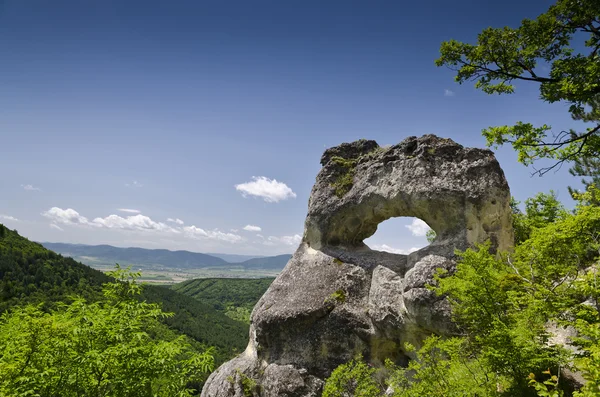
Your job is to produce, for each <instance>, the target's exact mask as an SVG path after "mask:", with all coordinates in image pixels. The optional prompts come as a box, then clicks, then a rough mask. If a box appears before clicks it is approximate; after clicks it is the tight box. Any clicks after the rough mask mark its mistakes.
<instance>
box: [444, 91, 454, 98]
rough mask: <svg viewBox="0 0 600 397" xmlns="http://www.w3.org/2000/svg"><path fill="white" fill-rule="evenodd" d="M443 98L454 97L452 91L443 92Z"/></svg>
mask: <svg viewBox="0 0 600 397" xmlns="http://www.w3.org/2000/svg"><path fill="white" fill-rule="evenodd" d="M444 96H454V91H451V90H448V89H446V90H444Z"/></svg>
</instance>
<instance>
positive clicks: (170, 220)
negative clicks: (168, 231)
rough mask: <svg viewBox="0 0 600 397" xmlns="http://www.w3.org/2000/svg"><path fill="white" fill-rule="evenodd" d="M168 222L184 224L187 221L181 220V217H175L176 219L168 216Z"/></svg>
mask: <svg viewBox="0 0 600 397" xmlns="http://www.w3.org/2000/svg"><path fill="white" fill-rule="evenodd" d="M167 222H172V223H176V224H178V225H183V224H184V223H185V222H184V221H182V220H181V219H179V218H175V219H173V218H168V219H167Z"/></svg>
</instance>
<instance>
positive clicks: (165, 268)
mask: <svg viewBox="0 0 600 397" xmlns="http://www.w3.org/2000/svg"><path fill="white" fill-rule="evenodd" d="M41 244H42V245H43V246H44V247H45V248H48V249H50V250H52V251H54V252H57V253H59V254H61V255H64V256H69V257H72V258H73V259H75V260H76V261H79V262H81V263H83V264H86V265H88V266H90V267H92V268H94V269H97V270H100V271H102V272H106V271H110V270H112V269H114V266H115V264H116V263H118V264H120V265H121V266H123V267H127V266H131V267H132V270H134V271H137V272H141V273H142V276H141V277H140V281H142V282H147V283H150V284H175V283H179V282H183V281H186V280H193V279H198V278H263V277H267V278H271V277H275V276H277V274H279V272H280V271H281V270H282V269H283V268H284V266H285V265H286V263H287V262H288V260H289V258H290V257H291V255H288V254H285V255H277V256H268V257H250V256H242V255H227V254H212V255H211V254H203V253H197V252H190V251H169V250H156V249H145V248H120V247H113V246H110V245H83V244H64V243H41ZM217 255H219V256H217ZM220 256H222V257H223V258H227V259H228V260H240V259H245V260H242V261H240V262H229V261H228V260H226V259H223V258H222V257H220Z"/></svg>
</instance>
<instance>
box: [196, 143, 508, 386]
mask: <svg viewBox="0 0 600 397" xmlns="http://www.w3.org/2000/svg"><path fill="white" fill-rule="evenodd" d="M321 164H322V166H323V168H322V169H321V171H320V172H319V175H318V176H317V180H316V183H315V186H314V188H313V190H312V193H311V197H310V200H309V206H308V215H307V218H306V222H305V230H304V236H303V241H302V243H301V244H300V246H299V247H298V249H297V250H296V252H295V254H294V256H293V257H292V259H291V260H290V261H289V263H288V264H287V266H286V267H285V269H284V270H283V272H282V273H281V274H280V275H279V276H278V277H277V278H276V279H275V281H274V282H273V284H272V285H271V286H270V288H269V289H268V290H267V292H266V293H265V295H264V296H263V297H262V298H261V299H260V301H259V302H258V303H257V305H256V306H255V307H254V310H253V312H252V318H251V327H250V342H249V345H248V348H247V349H246V351H245V352H244V353H243V354H241V355H240V356H238V357H237V358H235V359H233V360H231V361H229V362H227V363H225V364H224V365H222V366H221V367H220V368H219V369H218V370H217V371H215V373H213V374H212V375H211V376H210V378H209V379H208V381H207V383H206V385H205V387H204V390H203V392H202V396H203V397H225V396H239V397H241V396H250V395H254V396H261V397H283V396H287V397H300V396H315V397H316V396H320V395H321V390H322V387H323V383H324V382H323V380H324V379H325V378H326V377H327V376H329V374H330V373H331V371H332V370H333V369H334V368H335V367H337V366H338V365H340V364H342V363H344V362H346V361H348V360H350V359H352V358H353V357H354V356H355V355H356V354H357V353H362V355H363V356H364V357H365V358H366V359H367V360H369V361H370V362H371V363H373V364H374V365H379V364H380V363H383V361H384V360H385V359H387V358H390V359H392V360H394V361H396V362H397V363H400V364H403V363H406V362H407V360H409V359H410V354H408V353H405V352H404V351H403V350H402V347H403V345H404V342H410V343H412V344H413V345H416V346H419V344H420V343H421V341H422V340H423V339H424V338H425V337H426V336H427V335H430V334H431V333H437V334H446V335H447V334H451V333H452V332H453V327H452V324H451V321H450V316H449V315H450V312H449V306H448V304H447V302H446V301H445V300H444V299H443V298H440V297H438V296H436V295H435V294H434V293H433V292H431V291H429V290H428V289H427V285H428V284H433V283H434V282H435V281H434V278H433V275H434V273H435V271H436V269H438V268H443V269H446V270H448V271H452V270H453V269H454V267H455V257H454V251H455V249H460V250H464V249H466V248H468V247H472V246H473V245H474V244H476V243H480V242H484V241H486V240H490V241H491V243H492V249H500V250H506V249H509V248H510V246H511V244H512V241H513V234H512V226H511V216H510V207H509V202H510V192H509V189H508V184H507V183H506V179H505V178H504V174H503V172H502V170H501V169H500V166H499V164H498V162H497V161H496V159H495V157H494V155H493V153H492V152H491V151H489V150H483V149H473V148H464V147H462V146H460V145H458V144H457V143H455V142H453V141H452V140H449V139H442V138H439V137H436V136H434V135H425V136H422V137H420V138H416V137H410V138H407V139H405V140H404V141H402V142H401V143H399V144H397V145H394V146H391V147H386V148H382V147H379V146H378V145H377V143H376V142H375V141H367V140H361V141H357V142H353V143H346V144H342V145H340V146H337V147H335V148H331V149H328V150H327V151H325V153H324V154H323V157H322V158H321ZM399 216H411V217H418V218H420V219H422V220H424V221H425V222H426V223H427V224H428V225H429V226H431V228H432V229H434V230H435V231H436V234H437V237H436V240H435V241H434V242H433V243H432V244H430V245H429V246H427V247H425V248H423V249H421V250H419V251H416V252H413V253H411V254H409V255H397V254H391V253H387V252H379V251H373V250H371V249H369V247H367V246H366V245H365V244H364V243H363V240H364V239H366V238H368V237H370V236H371V235H373V234H374V233H375V231H376V230H377V225H378V224H379V223H381V222H383V221H385V220H386V219H389V218H392V217H399Z"/></svg>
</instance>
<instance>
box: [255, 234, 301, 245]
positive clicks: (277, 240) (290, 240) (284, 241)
mask: <svg viewBox="0 0 600 397" xmlns="http://www.w3.org/2000/svg"><path fill="white" fill-rule="evenodd" d="M301 241H302V236H300V235H299V234H294V235H293V236H280V237H277V236H269V237H267V238H266V239H265V241H264V242H263V244H265V245H290V246H291V245H298V244H300V242H301Z"/></svg>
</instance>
